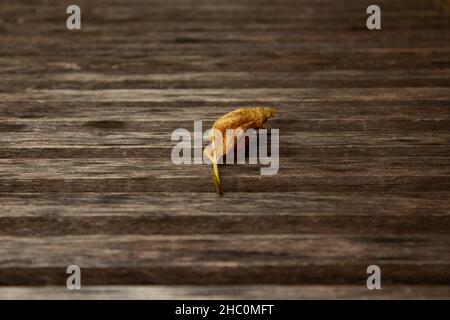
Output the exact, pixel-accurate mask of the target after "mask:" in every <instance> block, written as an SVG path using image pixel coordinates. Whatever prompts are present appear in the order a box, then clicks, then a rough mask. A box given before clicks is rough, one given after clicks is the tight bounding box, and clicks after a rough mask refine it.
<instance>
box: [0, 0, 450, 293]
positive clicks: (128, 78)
mask: <svg viewBox="0 0 450 320" xmlns="http://www.w3.org/2000/svg"><path fill="white" fill-rule="evenodd" d="M55 2H56V3H59V4H55ZM77 4H78V5H79V6H80V7H81V10H82V30H81V31H69V30H67V28H66V18H67V16H68V15H67V14H66V6H67V2H66V1H59V2H58V1H43V0H35V1H25V0H20V1H9V2H6V1H4V2H2V3H1V4H0V285H1V287H0V298H71V297H72V298H100V297H103V298H105V297H106V298H108V297H109V298H120V297H122V298H124V297H128V298H201V297H213V298H217V297H219V298H399V297H405V298H450V234H449V232H450V32H449V31H450V24H449V21H450V14H449V12H447V11H446V9H445V8H444V6H442V5H440V4H438V3H436V2H433V1H426V0H415V1H411V0H397V1H387V0H380V1H377V4H378V5H379V6H380V7H381V10H382V29H381V30H376V31H369V30H367V28H366V18H367V16H368V15H367V14H366V8H367V6H368V5H369V4H371V1H366V0H348V1H337V0H320V1H306V0H280V1H270V0H233V1H230V0H226V1H225V0H223V1H222V0H213V1H210V0H208V1H206V0H205V1H203V0H201V1H198V0H195V1H194V0H171V1H167V0H155V1H144V0H127V1H120V0H100V1H95V3H94V2H92V1H86V0H79V1H77ZM252 105H267V106H274V107H277V108H278V110H279V114H278V115H277V117H276V118H275V119H273V121H271V127H272V128H279V129H280V144H281V146H280V156H281V158H280V172H279V174H278V175H275V176H267V177H262V176H260V174H259V168H258V166H254V165H240V166H238V165H230V166H225V167H223V168H221V172H222V178H223V185H224V190H225V194H224V195H223V196H222V197H218V196H217V195H216V194H215V193H214V188H213V185H212V182H211V168H210V166H208V165H183V166H176V165H174V164H172V162H171V159H170V154H171V149H172V147H173V145H174V142H172V141H171V139H170V136H171V133H172V131H173V130H175V129H176V128H187V129H189V130H192V129H193V121H194V120H201V119H203V120H205V121H206V122H205V125H207V126H210V125H211V123H212V122H213V120H214V119H216V118H217V117H219V116H220V115H222V114H224V113H226V112H228V111H231V110H233V109H235V108H236V107H238V106H252ZM71 264H77V265H79V266H80V267H81V269H82V286H83V290H82V291H77V292H69V291H68V290H67V289H65V284H66V277H67V274H66V267H67V266H68V265H71ZM371 264H376V265H379V266H380V267H381V271H382V278H381V280H382V290H372V291H370V290H368V289H367V288H366V278H367V277H368V274H367V273H366V268H367V266H369V265H371Z"/></svg>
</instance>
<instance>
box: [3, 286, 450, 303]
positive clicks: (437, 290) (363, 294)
mask: <svg viewBox="0 0 450 320" xmlns="http://www.w3.org/2000/svg"><path fill="white" fill-rule="evenodd" d="M449 297H450V290H449V288H448V286H392V285H391V286H389V285H387V286H383V289H382V290H367V288H364V287H363V286H357V285H355V286H348V285H333V286H320V285H300V286H298V285H289V286H283V285H270V286H267V285H245V286H243V285H235V286H224V285H221V286H156V285H154V286H83V289H82V291H78V290H74V291H69V290H67V289H65V288H62V287H61V286H59V287H58V286H57V287H28V288H27V287H25V288H24V287H3V288H0V299H36V300H37V299H52V300H62V299H82V300H89V299H95V300H98V299H108V300H116V299H117V300H122V299H131V300H144V299H145V300H148V299H151V300H178V299H181V300H192V299H200V300H210V299H218V300H228V299H233V300H249V299H266V300H267V299H301V300H303V299H448V298H449Z"/></svg>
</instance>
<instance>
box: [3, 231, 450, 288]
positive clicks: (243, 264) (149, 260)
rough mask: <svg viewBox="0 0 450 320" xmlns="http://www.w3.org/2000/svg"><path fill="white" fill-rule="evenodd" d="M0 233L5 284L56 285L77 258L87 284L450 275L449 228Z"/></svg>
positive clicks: (406, 280) (430, 279)
mask: <svg viewBox="0 0 450 320" xmlns="http://www.w3.org/2000/svg"><path fill="white" fill-rule="evenodd" d="M0 239H1V242H0V252H1V254H2V257H3V260H2V261H1V262H0V284H2V285H6V284H8V285H14V284H16V285H19V284H23V281H25V283H27V284H28V285H36V284H41V285H42V284H47V285H55V284H57V283H60V281H63V279H65V268H66V267H67V265H69V264H73V263H74V264H78V265H79V266H81V267H82V268H83V270H84V283H85V284H86V285H98V284H125V283H127V284H138V283H140V284H155V283H158V284H174V283H178V284H213V283H216V284H219V283H228V284H230V283H235V284H237V283H242V284H249V283H261V284H276V283H280V284H310V283H316V284H324V283H326V284H333V283H334V284H356V283H365V279H366V273H365V271H366V268H367V266H368V265H370V264H372V263H373V262H374V261H376V262H377V264H379V265H381V266H382V268H383V274H384V279H385V280H384V281H385V282H386V283H391V284H392V283H396V284H411V283H415V284H423V283H427V284H442V283H448V281H449V280H450V267H449V266H450V256H449V251H448V250H447V249H448V247H447V246H448V241H449V239H448V236H447V235H445V236H437V235H426V236H417V235H408V236H398V235H383V236H369V235H366V236H327V235H320V236H318V235H263V236H257V235H248V236H244V235H233V236H229V235H224V236H221V235H195V236H193V235H189V236H182V235H173V236H172V235H171V236H169V235H165V236H162V235H160V236H155V235H152V236H132V235H126V236H115V237H109V236H101V235H96V236H64V237H45V238H36V237H26V238H23V237H3V236H2V237H0ZM74 244H75V245H74ZM49 250H51V254H49ZM130 262H132V263H131V264H130ZM31 274H33V277H34V278H33V277H31V278H30V276H31ZM119 274H120V276H119ZM287 274H288V275H289V276H288V277H286V276H285V275H287Z"/></svg>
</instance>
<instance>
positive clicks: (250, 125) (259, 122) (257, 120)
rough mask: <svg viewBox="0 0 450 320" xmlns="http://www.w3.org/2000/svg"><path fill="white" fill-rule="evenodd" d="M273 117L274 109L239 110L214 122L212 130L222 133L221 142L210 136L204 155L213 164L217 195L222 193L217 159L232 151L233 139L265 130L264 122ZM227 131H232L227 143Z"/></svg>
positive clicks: (212, 135)
mask: <svg viewBox="0 0 450 320" xmlns="http://www.w3.org/2000/svg"><path fill="white" fill-rule="evenodd" d="M274 115H275V109H274V108H264V107H255V108H239V109H236V110H234V111H232V112H230V113H227V114H226V115H224V116H222V117H221V118H219V119H218V120H216V122H214V125H213V127H212V128H213V129H216V130H219V131H220V132H221V133H222V139H223V141H215V135H214V134H211V135H210V140H211V145H210V146H208V147H207V148H205V151H204V152H205V155H206V156H208V158H210V159H211V162H212V164H213V169H214V170H213V181H214V185H215V187H216V191H217V193H219V194H220V193H222V188H221V182H220V176H219V169H218V163H217V162H218V159H220V158H221V157H223V156H224V155H226V154H227V153H228V152H230V150H231V149H232V148H233V150H234V145H235V144H234V137H236V138H237V139H239V135H240V134H242V133H243V132H245V131H246V130H248V129H254V130H258V129H262V128H265V126H266V122H267V120H268V119H269V118H272V117H273V116H274ZM227 130H234V131H235V133H236V134H235V135H234V136H228V139H230V137H231V138H232V139H233V141H227V135H226V131H227Z"/></svg>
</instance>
